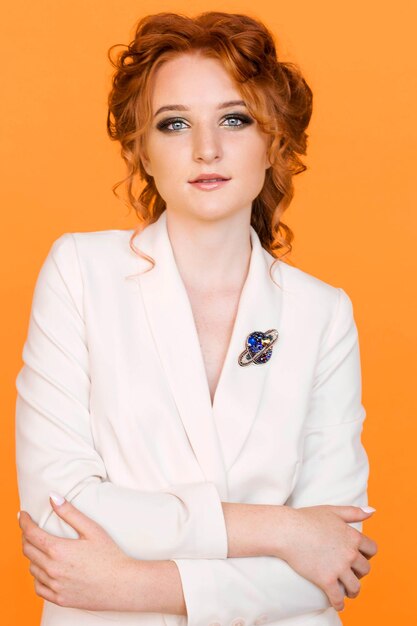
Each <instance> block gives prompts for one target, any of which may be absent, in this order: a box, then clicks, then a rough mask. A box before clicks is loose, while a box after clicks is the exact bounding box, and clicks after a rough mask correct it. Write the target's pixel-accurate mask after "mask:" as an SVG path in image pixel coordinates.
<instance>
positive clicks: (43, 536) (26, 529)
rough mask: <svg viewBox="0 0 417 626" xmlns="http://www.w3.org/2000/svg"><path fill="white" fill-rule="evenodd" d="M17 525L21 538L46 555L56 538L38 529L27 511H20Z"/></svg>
mask: <svg viewBox="0 0 417 626" xmlns="http://www.w3.org/2000/svg"><path fill="white" fill-rule="evenodd" d="M19 524H20V527H21V529H22V533H23V536H24V537H25V538H26V539H27V540H28V541H29V542H30V543H31V544H33V545H34V546H36V547H37V548H38V549H39V550H42V551H43V552H45V553H48V552H49V551H50V549H51V547H52V545H53V544H54V543H55V541H56V538H55V537H54V536H53V535H50V534H49V533H47V532H46V530H43V528H40V527H39V526H38V525H37V524H35V522H34V521H33V519H32V518H31V516H30V515H29V513H27V511H21V513H20V519H19Z"/></svg>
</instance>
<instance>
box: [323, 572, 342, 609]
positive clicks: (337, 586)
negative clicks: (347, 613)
mask: <svg viewBox="0 0 417 626" xmlns="http://www.w3.org/2000/svg"><path fill="white" fill-rule="evenodd" d="M324 591H325V592H326V594H327V597H328V598H329V602H330V604H331V605H332V606H333V607H334V608H335V609H336V611H343V609H344V608H345V602H344V598H345V590H344V588H343V585H342V583H341V582H339V580H336V581H335V582H332V583H330V584H328V585H327V587H326V589H325V590H324Z"/></svg>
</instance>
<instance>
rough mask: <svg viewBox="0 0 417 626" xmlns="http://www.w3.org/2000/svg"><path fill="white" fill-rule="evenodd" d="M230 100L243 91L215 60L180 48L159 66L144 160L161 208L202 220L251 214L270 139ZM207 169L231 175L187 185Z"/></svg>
mask: <svg viewBox="0 0 417 626" xmlns="http://www.w3.org/2000/svg"><path fill="white" fill-rule="evenodd" d="M231 101H242V96H241V95H240V94H239V92H238V90H237V88H236V87H235V85H234V84H233V82H232V80H231V78H230V77H229V75H228V74H227V72H226V70H225V69H224V68H223V65H222V64H221V62H220V61H218V60H217V59H211V58H204V57H202V56H198V55H196V54H181V55H179V56H177V57H176V58H175V59H171V60H169V61H167V62H166V63H165V64H164V65H162V66H161V67H160V68H159V69H158V70H157V72H156V74H155V76H154V83H153V91H152V114H153V115H154V117H153V120H152V125H151V127H150V129H149V131H148V135H147V140H146V153H147V154H146V155H143V158H142V162H143V166H144V168H145V170H146V172H147V173H148V174H150V175H151V176H153V178H154V181H155V185H156V187H157V189H158V191H159V193H160V195H161V196H162V198H163V199H164V200H165V202H166V205H167V210H170V211H171V212H174V211H175V212H176V213H181V214H182V216H183V217H184V216H189V217H194V218H197V219H202V220H207V219H208V220H213V219H221V218H224V217H228V216H230V215H232V214H235V213H236V212H243V213H244V214H247V215H249V216H250V212H251V205H252V201H253V200H254V198H255V197H256V196H257V195H258V194H259V192H260V191H261V189H262V187H263V184H264V179H265V171H266V169H267V168H268V167H270V163H269V161H268V160H267V145H268V139H269V137H268V136H267V135H266V134H265V133H262V132H261V131H260V129H259V126H258V124H257V122H256V121H255V120H254V119H253V118H252V117H251V116H250V115H249V112H248V110H247V108H246V107H245V105H244V104H230V102H231ZM223 103H229V104H227V106H222V105H223ZM173 105H175V106H173ZM166 106H169V107H172V109H171V110H164V111H159V109H160V108H161V107H166ZM185 109H186V110H185ZM211 173H216V174H220V176H222V177H224V178H228V179H230V180H229V181H228V182H226V183H223V184H222V185H219V186H218V187H217V188H214V187H211V188H210V189H209V190H204V189H201V188H199V187H197V186H196V185H195V184H192V183H190V181H191V180H193V179H195V178H196V177H198V176H199V175H201V174H211Z"/></svg>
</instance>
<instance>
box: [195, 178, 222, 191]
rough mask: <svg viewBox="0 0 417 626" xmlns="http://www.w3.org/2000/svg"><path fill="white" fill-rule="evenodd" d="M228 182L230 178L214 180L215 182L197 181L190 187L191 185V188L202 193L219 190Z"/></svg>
mask: <svg viewBox="0 0 417 626" xmlns="http://www.w3.org/2000/svg"><path fill="white" fill-rule="evenodd" d="M228 182H230V178H225V179H224V180H216V181H214V180H213V181H212V182H207V181H206V182H204V183H203V182H202V181H201V180H197V181H196V182H195V183H194V182H191V183H190V185H192V186H193V187H196V188H197V189H201V190H202V191H211V190H212V189H213V190H214V189H220V188H221V187H224V185H227V183H228Z"/></svg>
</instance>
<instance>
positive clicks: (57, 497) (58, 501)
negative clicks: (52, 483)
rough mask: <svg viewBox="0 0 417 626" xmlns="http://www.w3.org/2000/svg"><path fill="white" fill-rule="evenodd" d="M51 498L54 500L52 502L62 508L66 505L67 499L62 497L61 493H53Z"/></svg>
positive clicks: (50, 495)
mask: <svg viewBox="0 0 417 626" xmlns="http://www.w3.org/2000/svg"><path fill="white" fill-rule="evenodd" d="M49 497H50V498H52V500H53V501H54V502H55V504H57V505H58V506H60V505H61V504H64V502H65V498H63V497H62V496H60V495H59V493H57V492H56V491H51V492H50V494H49Z"/></svg>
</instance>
